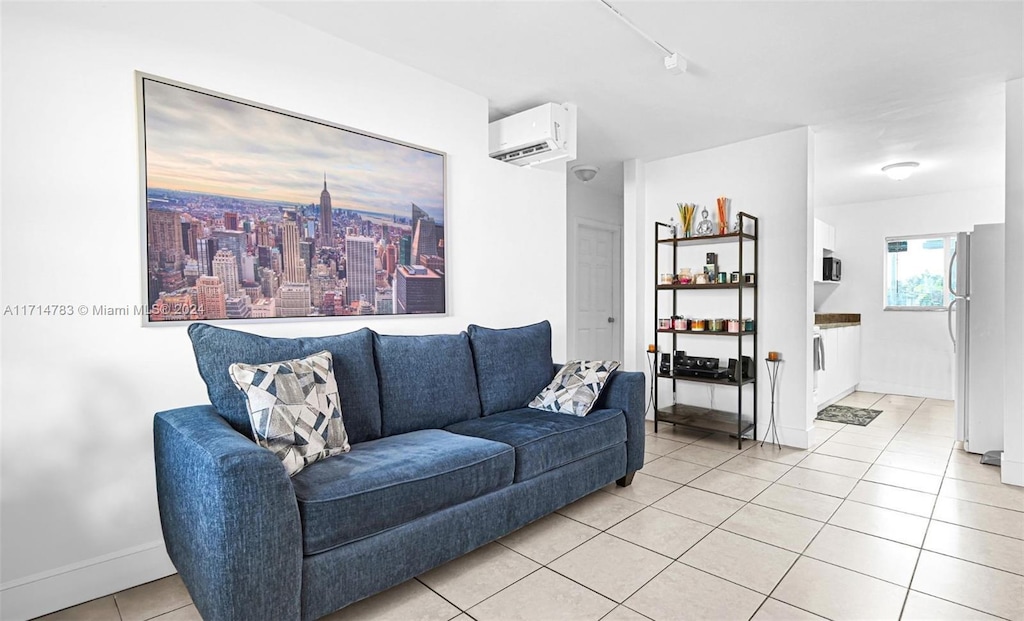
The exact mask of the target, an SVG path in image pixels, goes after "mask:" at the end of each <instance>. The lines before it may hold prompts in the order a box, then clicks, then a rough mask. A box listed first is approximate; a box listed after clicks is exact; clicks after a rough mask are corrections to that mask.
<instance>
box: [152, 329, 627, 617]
mask: <svg viewBox="0 0 1024 621" xmlns="http://www.w3.org/2000/svg"><path fill="white" fill-rule="evenodd" d="M189 335H190V337H191V338H192V343H193V347H194V349H195V353H196V359H197V363H198V366H199V370H200V374H201V375H202V376H203V379H204V380H205V381H206V383H207V388H208V392H209V395H210V400H211V404H210V405H199V406H194V407H186V408H179V409H174V410H169V411H166V412H160V413H158V414H156V416H155V419H154V441H155V448H156V483H157V493H158V499H159V507H160V519H161V525H162V528H163V534H164V540H165V543H166V545H167V551H168V554H169V555H170V558H171V560H172V561H173V563H174V565H175V567H176V568H177V569H178V572H179V573H180V575H181V578H182V580H183V581H184V583H185V585H186V586H187V587H188V590H189V593H190V594H191V596H192V599H193V601H194V602H195V604H196V607H197V608H198V610H199V613H200V614H201V615H202V617H203V619H205V620H206V621H218V620H238V621H242V620H244V621H256V620H260V619H266V620H272V621H283V620H291V619H317V618H319V617H321V616H323V615H326V614H328V613H331V612H333V611H335V610H338V609H340V608H342V607H344V606H346V605H348V604H350V603H352V602H355V601H357V600H360V599H362V598H365V597H368V596H370V595H373V594H375V593H378V592H380V591H382V590H384V589H387V588H389V587H391V586H393V585H396V584H399V583H401V582H403V581H405V580H408V579H409V578H412V577H414V576H417V575H419V574H421V573H423V572H425V571H427V570H429V569H431V568H433V567H437V566H438V565H441V564H443V563H445V562H447V561H450V560H452V559H454V558H456V557H458V556H461V555H463V554H466V553H467V552H469V551H471V550H473V549H475V548H477V547H479V546H481V545H484V544H486V543H488V542H490V541H493V540H494V539H497V538H498V537H501V536H503V535H505V534H507V533H509V532H511V531H513V530H516V529H517V528H520V527H522V526H524V525H526V524H528V523H529V522H532V521H534V520H536V519H538V518H540V517H542V516H544V515H546V514H548V513H550V512H552V511H554V510H556V509H558V508H560V507H562V506H564V505H566V504H568V503H570V502H572V501H574V500H576V499H578V498H581V497H583V496H585V495H587V494H589V493H591V492H593V491H594V490H596V489H598V488H601V487H603V486H605V485H608V484H609V483H611V482H612V481H617V482H618V483H619V484H620V485H628V484H629V482H630V481H631V480H632V475H633V473H634V472H635V471H637V470H639V469H640V468H641V467H642V466H643V449H644V422H643V417H644V378H643V375H642V374H641V373H627V372H615V373H613V374H612V376H611V377H610V378H609V381H608V383H607V385H606V387H605V390H604V391H603V392H602V393H601V396H600V398H599V400H598V402H597V404H596V405H595V408H594V410H593V411H591V412H590V414H589V415H587V416H586V417H576V416H570V415H566V414H558V413H553V412H546V411H541V410H535V409H530V408H527V407H525V406H526V404H527V403H528V402H529V401H530V399H532V398H533V396H535V395H536V394H537V393H539V392H540V391H541V389H543V388H544V386H546V385H547V384H548V383H549V382H550V381H551V379H552V378H553V376H554V373H555V372H556V370H557V368H558V367H557V366H555V365H554V364H552V360H551V331H550V325H548V323H547V322H543V323H540V324H535V325H532V326H526V327H523V328H514V329H508V330H491V329H487V328H481V327H479V326H470V328H469V330H468V332H463V333H462V334H458V335H435V336H386V335H379V334H376V333H374V332H372V331H370V330H368V329H362V330H358V331H356V332H352V333H349V334H342V335H338V336H328V337H317V338H297V339H278V338H266V337H261V336H257V335H253V334H248V333H244V332H238V331H234V330H226V329H223V328H217V327H213V326H209V325H204V324H194V325H192V326H191V327H190V328H189ZM324 349H326V350H329V351H330V352H331V353H332V355H333V363H334V371H335V376H336V378H337V382H338V388H339V396H340V399H341V404H342V416H343V418H344V424H345V427H346V430H347V433H348V437H349V441H350V442H351V443H352V450H351V451H350V452H348V453H345V454H342V455H338V456H335V457H331V458H328V459H325V460H321V461H318V462H316V463H313V464H311V465H309V466H307V467H306V468H305V469H303V470H302V471H301V472H299V473H298V474H296V475H295V476H294V477H291V478H289V477H288V475H287V474H286V472H285V469H284V467H283V466H282V464H281V462H280V461H278V459H277V457H276V456H275V455H274V454H273V453H271V452H270V451H268V450H266V449H264V448H261V447H260V446H258V445H257V444H256V443H255V442H253V440H252V432H251V428H250V425H249V421H248V415H247V412H246V409H245V401H244V396H243V395H242V393H241V391H239V390H238V389H237V388H236V387H235V386H234V385H233V384H232V382H231V380H230V378H229V376H228V372H227V367H228V366H229V365H230V364H231V363H233V362H247V363H251V364H260V363H266V362H273V361H279V360H288V359H293V358H300V357H303V356H307V355H310V354H312V353H315V352H318V351H321V350H324Z"/></svg>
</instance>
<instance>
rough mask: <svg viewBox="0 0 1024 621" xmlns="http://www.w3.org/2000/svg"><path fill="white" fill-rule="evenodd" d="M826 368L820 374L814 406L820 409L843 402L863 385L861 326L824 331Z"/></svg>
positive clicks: (825, 329) (824, 329)
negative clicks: (861, 379) (861, 371)
mask: <svg viewBox="0 0 1024 621" xmlns="http://www.w3.org/2000/svg"><path fill="white" fill-rule="evenodd" d="M821 340H822V343H823V345H824V348H825V369H824V370H822V371H818V390H817V393H816V394H815V399H814V401H815V404H816V405H817V408H818V409H819V410H821V409H822V408H824V407H825V406H828V405H831V404H833V403H835V402H836V401H838V400H840V399H842V398H843V397H845V396H846V395H848V394H850V393H851V392H853V391H854V390H855V389H856V388H857V384H859V383H860V326H859V325H853V326H842V327H837V328H822V329H821Z"/></svg>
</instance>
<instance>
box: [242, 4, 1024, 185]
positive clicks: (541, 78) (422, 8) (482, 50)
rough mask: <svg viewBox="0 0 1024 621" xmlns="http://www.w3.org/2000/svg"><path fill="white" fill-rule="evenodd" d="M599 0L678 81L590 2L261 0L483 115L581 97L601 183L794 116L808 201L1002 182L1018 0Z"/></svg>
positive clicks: (588, 148) (583, 126)
mask: <svg viewBox="0 0 1024 621" xmlns="http://www.w3.org/2000/svg"><path fill="white" fill-rule="evenodd" d="M609 1H610V2H611V3H612V4H613V5H614V6H615V7H616V8H617V9H618V10H619V11H620V12H621V13H623V14H624V15H625V16H626V17H628V19H629V20H631V21H632V22H634V23H635V24H636V25H637V26H638V27H639V28H640V29H641V30H643V31H644V32H645V33H647V34H649V35H650V36H652V37H653V38H654V39H656V40H657V41H658V42H659V43H661V44H662V45H664V46H665V47H667V48H669V49H671V50H672V51H675V52H678V53H679V55H680V56H681V57H683V58H684V59H686V60H687V61H688V63H689V69H688V71H687V73H685V74H682V75H672V74H670V73H669V72H667V71H666V70H665V69H664V68H663V66H662V57H663V56H664V52H663V51H661V50H659V49H658V47H656V46H655V45H653V44H651V43H650V42H649V41H647V40H645V39H644V38H643V37H642V36H641V35H639V34H638V33H636V32H634V31H633V30H631V29H630V28H629V27H628V26H627V25H626V24H624V23H623V22H622V21H620V20H619V19H618V18H617V17H616V16H615V15H614V14H613V13H612V12H611V11H610V10H609V9H608V8H607V7H606V6H604V5H603V4H602V3H601V2H600V0H578V1H562V2H554V1H482V0H481V1H476V2H438V1H433V0H420V1H412V2H391V1H386V2H384V1H379V0H378V1H369V2H319V1H309V2H307V1H302V0H300V1H294V2H263V3H261V4H263V5H264V6H267V7H270V8H272V9H273V10H276V11H279V12H280V13H283V14H285V15H288V16H290V17H292V18H293V19H296V20H298V21H300V22H304V23H306V24H308V25H310V26H312V27H314V28H317V29H320V30H322V31H324V32H327V33H329V34H332V35H334V36H337V37H339V38H342V39H345V40H348V41H350V42H352V43H355V44H357V45H359V46H361V47H364V48H367V49H369V50H372V51H374V52H377V53H380V54H382V55H384V56H387V57H390V58H393V59H395V60H397V61H400V62H402V63H404V64H407V65H410V66H413V67H416V68H418V69H420V70H422V71H424V72H426V73H429V74H432V75H434V76H437V77H439V78H441V79H443V80H446V81H448V82H451V83H453V84H456V85H459V86H461V87H463V88H466V89H467V90H470V91H473V92H476V93H479V94H481V95H483V96H485V97H487V98H488V100H489V101H490V117H491V120H494V119H497V118H501V117H503V116H505V115H507V114H511V113H515V112H519V111H521V110H525V109H527V108H530V107H533V106H535V105H538V104H541V103H545V102H548V101H554V102H566V101H569V102H574V103H576V104H577V105H578V106H579V130H578V132H579V133H578V143H579V152H578V159H577V161H576V163H577V164H591V165H596V166H598V167H600V168H601V173H600V174H599V175H598V177H597V179H595V180H594V181H593V182H591V184H592V185H594V186H596V187H598V189H603V190H605V191H609V192H621V191H622V166H621V162H623V161H624V160H628V159H632V158H639V159H641V160H645V161H650V160H654V159H659V158H663V157H667V156H671V155H678V154H682V153H689V152H693V151H699V150H702V149H707V148H710V147H715V146H720V145H724V144H729V143H733V142H737V141H740V140H745V139H749V138H753V137H757V136H763V135H767V134H771V133H775V132H778V131H782V130H786V129H790V128H795V127H801V126H805V125H806V126H811V127H812V129H814V131H815V135H816V140H815V151H816V156H815V192H814V193H815V200H816V204H819V205H836V204H846V203H853V202H860V201H868V200H880V199H883V198H891V197H894V196H903V195H909V194H925V193H931V192H940V191H950V190H956V189H966V188H968V187H979V186H984V185H998V184H999V183H1001V182H1002V181H1001V180H1002V167H1003V151H1002V149H1003V140H1004V135H1005V134H1004V129H1003V128H1004V122H1005V120H1004V118H1005V117H1004V113H1003V105H1004V104H1003V99H1002V97H1003V96H1002V84H1003V83H1005V82H1006V81H1008V80H1011V79H1015V78H1018V77H1021V75H1022V64H1024V59H1022V55H1024V52H1022V31H1024V27H1022V21H1024V10H1022V9H1024V2H1022V1H1020V0H1017V1H1005V2H977V1H968V2H948V1H934V0H932V1H925V0H915V1H911V2H898V1H893V0H886V1H832V0H819V1H816V2H810V1H808V2H792V1H790V2H765V1H749V2H732V1H723V0H716V1H710V2H709V1H703V2H689V1H679V2H665V1H661V2H650V1H631V0H609ZM903 159H914V160H917V161H920V162H921V163H922V166H921V168H920V170H919V172H918V174H917V175H915V177H912V178H911V179H909V180H907V181H903V182H899V183H896V182H892V181H890V180H888V179H885V178H884V177H882V176H881V174H880V173H878V172H877V170H878V168H880V167H881V165H882V164H885V163H888V162H891V161H894V160H903ZM572 182H576V181H575V180H572Z"/></svg>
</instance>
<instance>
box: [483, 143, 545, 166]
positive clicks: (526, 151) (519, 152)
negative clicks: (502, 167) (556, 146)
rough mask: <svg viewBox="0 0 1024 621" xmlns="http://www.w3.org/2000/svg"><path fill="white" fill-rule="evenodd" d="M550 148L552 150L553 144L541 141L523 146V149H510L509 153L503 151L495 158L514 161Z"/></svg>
mask: <svg viewBox="0 0 1024 621" xmlns="http://www.w3.org/2000/svg"><path fill="white" fill-rule="evenodd" d="M550 150H551V145H550V144H548V143H546V142H539V143H537V144H532V145H530V146H528V147H523V148H521V149H516V150H515V151H509V152H508V153H503V154H501V155H498V156H496V157H495V158H494V159H496V160H501V161H502V162H513V161H515V160H518V159H522V158H524V157H529V156H531V155H535V154H537V153H544V152H546V151H550Z"/></svg>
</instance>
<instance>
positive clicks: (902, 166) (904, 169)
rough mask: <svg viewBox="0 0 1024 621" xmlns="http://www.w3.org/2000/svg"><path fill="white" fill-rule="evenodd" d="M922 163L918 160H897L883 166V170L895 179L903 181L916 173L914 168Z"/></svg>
mask: <svg viewBox="0 0 1024 621" xmlns="http://www.w3.org/2000/svg"><path fill="white" fill-rule="evenodd" d="M920 165H921V164H919V163H918V162H896V163H895V164H888V165H886V166H882V172H884V173H885V174H886V176H888V177H889V178H890V179H892V180H893V181H903V180H904V179H906V178H907V177H909V176H910V175H912V174H914V170H915V169H916V168H917V167H918V166H920Z"/></svg>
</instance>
